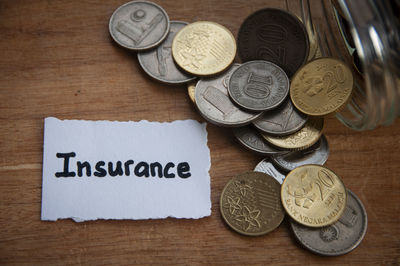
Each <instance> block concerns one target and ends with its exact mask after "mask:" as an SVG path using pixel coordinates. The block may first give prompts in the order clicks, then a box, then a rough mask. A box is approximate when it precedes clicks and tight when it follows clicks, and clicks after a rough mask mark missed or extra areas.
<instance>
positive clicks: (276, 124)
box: [253, 99, 308, 136]
mask: <svg viewBox="0 0 400 266" xmlns="http://www.w3.org/2000/svg"><path fill="white" fill-rule="evenodd" d="M307 119H308V116H307V115H305V114H303V113H301V112H300V111H298V110H297V109H296V107H294V105H293V104H292V101H291V100H290V99H286V101H285V102H284V103H282V104H281V105H280V106H279V107H278V108H276V109H274V110H271V111H268V112H264V114H263V115H262V116H261V117H260V118H259V119H257V120H255V121H254V122H253V124H254V126H255V127H256V128H258V129H259V130H261V131H263V132H265V133H268V134H272V135H280V136H282V135H289V134H292V133H294V132H296V131H298V130H300V129H301V128H302V127H303V126H304V124H305V123H306V122H307Z"/></svg>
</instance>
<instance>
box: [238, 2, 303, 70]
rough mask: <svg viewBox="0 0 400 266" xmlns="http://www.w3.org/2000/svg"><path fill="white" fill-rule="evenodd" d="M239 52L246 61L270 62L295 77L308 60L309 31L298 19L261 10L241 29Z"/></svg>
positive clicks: (273, 11) (244, 23) (281, 11)
mask: <svg viewBox="0 0 400 266" xmlns="http://www.w3.org/2000/svg"><path fill="white" fill-rule="evenodd" d="M238 52H239V57H240V59H241V60H242V62H247V61H252V60H266V61H270V62H272V63H275V64H277V65H278V66H280V67H281V68H282V69H283V70H284V71H285V72H286V74H287V75H288V76H289V77H291V76H292V75H293V74H294V73H295V72H296V70H297V69H298V68H299V67H300V66H301V65H303V64H304V63H305V61H306V60H307V57H308V52H309V41H308V36H307V31H306V29H305V27H304V25H303V23H302V22H301V21H300V20H299V19H298V18H297V17H296V16H293V15H291V14H290V13H288V12H286V11H283V10H280V9H273V8H265V9H261V10H258V11H256V12H255V13H253V14H251V15H250V16H248V17H247V18H246V19H245V21H244V22H243V24H242V25H241V26H240V29H239V34H238Z"/></svg>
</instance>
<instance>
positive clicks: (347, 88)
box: [109, 1, 367, 255]
mask: <svg viewBox="0 0 400 266" xmlns="http://www.w3.org/2000/svg"><path fill="white" fill-rule="evenodd" d="M109 31H110V34H111V36H112V38H113V39H114V40H115V41H116V42H117V43H118V44H119V45H121V46H122V47H124V48H127V49H130V50H133V51H137V52H138V54H137V56H138V60H139V63H140V65H141V66H142V68H143V69H144V71H145V72H146V73H148V74H149V75H150V76H151V77H152V78H154V79H156V80H158V81H161V82H165V83H169V84H182V83H188V94H189V96H190V98H191V100H192V101H193V102H194V104H195V105H196V107H197V109H198V110H199V112H200V114H201V115H202V116H203V117H204V119H205V120H207V121H208V122H210V123H212V124H215V125H217V126H222V127H232V128H233V133H234V135H235V137H236V138H237V139H238V140H239V142H240V143H241V144H243V145H244V146H245V147H247V148H248V149H250V150H252V151H254V152H256V153H258V154H261V155H264V156H267V158H266V159H264V160H263V161H261V162H260V163H259V164H258V165H257V166H256V167H255V169H254V171H250V172H246V173H242V174H239V175H237V176H235V177H234V178H232V180H230V181H229V182H228V183H227V184H226V186H225V188H224V189H223V191H222V194H221V199H220V209H221V214H222V217H223V219H224V220H225V222H226V223H227V224H228V226H230V227H231V228H232V229H233V230H235V231H237V232H239V233H241V234H244V235H249V236H258V235H263V234H266V233H268V232H270V231H272V230H274V229H275V228H277V227H278V226H279V225H280V223H281V222H282V220H283V219H284V216H285V212H286V213H287V214H288V215H289V216H290V217H291V222H290V223H291V227H292V229H293V232H294V234H295V236H296V237H297V239H298V240H299V242H300V243H302V244H303V246H304V247H306V248H308V249H310V250H311V251H314V252H316V253H318V254H323V255H340V254H344V253H347V252H349V251H351V250H352V249H353V248H354V247H356V246H357V245H358V244H359V243H360V241H361V239H362V238H363V236H364V234H365V230H366V225H367V217H366V212H365V209H364V207H363V206H362V204H361V202H360V200H359V199H358V198H357V197H356V196H355V195H354V194H353V193H352V192H351V191H350V190H347V189H346V188H345V187H344V185H343V182H342V181H341V179H340V178H339V177H338V176H337V175H336V174H335V173H334V172H333V171H331V170H330V169H328V168H326V167H323V166H322V165H323V164H324V163H325V161H326V160H327V158H328V154H329V148H328V142H327V139H326V137H325V136H324V135H322V129H323V124H324V119H323V116H326V115H329V114H331V113H334V112H336V111H337V110H339V109H340V108H342V107H343V106H344V105H345V104H346V102H347V101H348V100H349V98H350V96H351V92H352V88H353V77H352V73H351V71H350V70H349V68H348V67H347V66H346V65H345V64H344V63H343V62H342V61H340V60H338V59H335V58H326V57H325V58H324V57H321V58H316V57H318V56H319V54H320V53H319V52H318V47H317V46H316V44H315V43H314V42H312V43H311V44H310V41H309V38H308V33H307V30H306V28H305V27H304V25H303V23H302V22H301V21H300V20H299V19H298V18H297V17H296V16H294V15H292V14H290V13H288V12H286V11H283V10H280V9H272V8H265V9H261V10H259V11H257V12H255V13H253V14H251V15H250V16H249V17H247V18H246V19H245V21H244V22H243V24H242V25H241V27H240V30H239V33H238V48H237V47H236V41H235V38H234V37H233V35H232V33H231V32H230V31H229V30H228V29H227V28H225V27H224V26H222V25H220V24H217V23H214V22H209V21H198V22H194V23H191V24H188V23H186V22H182V21H169V17H168V15H167V13H166V12H165V10H163V9H162V8H161V7H160V6H158V5H156V4H154V3H151V2H147V1H133V2H129V3H126V4H124V5H122V6H121V7H119V8H118V9H117V10H115V12H114V13H113V15H112V17H111V19H110V22H109ZM237 49H238V54H239V57H240V59H241V60H242V64H237V63H234V64H233V61H234V58H235V55H236V50H237ZM310 60H311V61H310ZM307 61H308V62H307ZM198 78H200V79H199V80H198V81H197V82H195V80H196V79H198ZM288 172H289V173H288ZM348 198H349V199H348Z"/></svg>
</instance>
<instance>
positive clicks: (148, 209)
mask: <svg viewBox="0 0 400 266" xmlns="http://www.w3.org/2000/svg"><path fill="white" fill-rule="evenodd" d="M66 162H68V169H65V167H66ZM119 164H120V167H118V165H119ZM210 164H211V163H210V151H209V149H208V146H207V131H206V124H205V123H202V124H200V123H199V122H197V121H194V120H184V121H174V122H170V123H168V122H165V123H159V122H148V121H140V122H111V121H80V120H58V119H56V118H53V117H50V118H46V119H45V127H44V148H43V180H42V181H43V186H42V217H41V219H42V220H50V221H55V220H57V219H65V218H73V219H75V220H76V221H86V220H96V219H157V218H166V217H175V218H195V219H197V218H201V217H204V216H209V215H210V214H211V200H210V176H209V173H208V171H209V169H210ZM89 165H90V167H89ZM88 168H90V172H89V171H88ZM109 168H110V169H109ZM110 170H111V171H110ZM147 170H148V171H147ZM67 175H70V176H68V177H66V176H67ZM72 175H73V176H72ZM146 176H148V177H146Z"/></svg>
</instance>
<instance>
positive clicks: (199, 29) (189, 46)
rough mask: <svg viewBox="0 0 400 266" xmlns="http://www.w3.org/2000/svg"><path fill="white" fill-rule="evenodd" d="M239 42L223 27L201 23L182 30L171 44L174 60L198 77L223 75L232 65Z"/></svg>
mask: <svg viewBox="0 0 400 266" xmlns="http://www.w3.org/2000/svg"><path fill="white" fill-rule="evenodd" d="M235 54H236V41H235V38H234V37H233V35H232V33H231V32H230V31H229V30H228V29H227V28H225V27H224V26H222V25H219V24H217V23H214V22H209V21H198V22H194V23H192V24H189V25H187V26H186V27H184V28H182V29H181V30H180V31H179V32H178V33H177V34H176V35H175V38H174V40H173V42H172V56H173V58H174V60H175V62H176V63H177V64H178V65H179V66H180V67H181V68H182V69H184V70H185V71H187V72H189V73H191V74H193V75H196V76H210V75H215V74H217V73H220V72H222V71H224V70H225V69H227V68H228V67H229V65H230V64H232V62H233V59H234V58H235Z"/></svg>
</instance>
